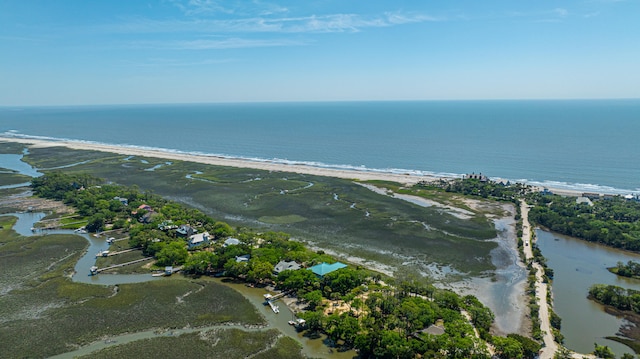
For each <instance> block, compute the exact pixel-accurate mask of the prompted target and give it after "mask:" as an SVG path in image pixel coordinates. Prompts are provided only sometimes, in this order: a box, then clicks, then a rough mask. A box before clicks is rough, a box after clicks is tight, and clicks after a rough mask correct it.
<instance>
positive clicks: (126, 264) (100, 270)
mask: <svg viewBox="0 0 640 359" xmlns="http://www.w3.org/2000/svg"><path fill="white" fill-rule="evenodd" d="M150 259H153V257H146V258H141V259H136V260H135V261H131V262H127V263H120V264H114V265H112V266H108V267H104V268H96V269H92V271H91V273H93V274H98V273H100V272H104V271H106V270H109V269H115V268H120V267H124V266H128V265H131V264H136V263H140V262H144V261H148V260H150Z"/></svg>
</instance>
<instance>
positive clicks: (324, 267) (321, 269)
mask: <svg viewBox="0 0 640 359" xmlns="http://www.w3.org/2000/svg"><path fill="white" fill-rule="evenodd" d="M346 266H347V265H346V264H344V263H340V262H335V263H333V264H329V263H325V262H322V263H320V264H316V265H314V266H313V267H311V268H309V269H310V270H311V271H312V272H313V273H315V274H316V275H319V276H320V277H322V276H324V275H326V274H329V273H331V272H333V271H337V270H338V269H341V268H345V267H346Z"/></svg>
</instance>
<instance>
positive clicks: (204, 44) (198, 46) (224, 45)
mask: <svg viewBox="0 0 640 359" xmlns="http://www.w3.org/2000/svg"><path fill="white" fill-rule="evenodd" d="M305 44H306V43H305V42H302V41H293V40H287V39H265V40H259V39H258V40H256V39H243V38H235V37H234V38H227V39H219V40H217V39H213V40H212V39H197V40H177V41H139V42H135V43H133V44H132V47H136V48H140V47H145V48H153V49H159V50H221V49H241V48H255V47H278V46H301V45H305Z"/></svg>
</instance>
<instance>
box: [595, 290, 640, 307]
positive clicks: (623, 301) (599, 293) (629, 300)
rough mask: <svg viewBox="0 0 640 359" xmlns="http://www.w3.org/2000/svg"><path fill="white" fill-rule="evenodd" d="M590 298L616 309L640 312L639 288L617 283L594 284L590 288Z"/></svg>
mask: <svg viewBox="0 0 640 359" xmlns="http://www.w3.org/2000/svg"><path fill="white" fill-rule="evenodd" d="M589 298H590V299H592V300H595V301H596V302H598V303H601V304H604V305H609V306H612V307H614V308H616V309H620V310H630V311H632V312H634V313H638V314H640V291H637V290H633V289H625V288H622V287H619V286H616V285H605V284H594V285H593V286H592V287H591V288H590V289H589Z"/></svg>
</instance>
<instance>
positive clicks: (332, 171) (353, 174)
mask: <svg viewBox="0 0 640 359" xmlns="http://www.w3.org/2000/svg"><path fill="white" fill-rule="evenodd" d="M0 142H17V143H24V144H27V145H30V146H31V147H34V148H37V147H54V146H62V147H67V148H71V149H75V150H92V151H101V152H110V153H117V154H121V155H125V156H139V157H148V158H161V159H167V160H175V161H189V162H197V163H204V164H209V165H214V166H229V167H238V168H254V169H259V170H265V171H274V172H293V173H300V174H308V175H315V176H325V177H336V178H344V179H352V180H362V181H367V180H382V181H392V182H398V183H402V184H404V185H408V186H410V185H413V184H416V183H418V182H420V181H432V180H438V179H451V178H450V177H436V176H418V175H412V174H409V173H406V174H399V173H389V172H377V171H367V170H362V171H358V170H345V169H336V168H321V167H314V166H309V165H305V164H285V163H278V162H270V161H253V160H249V159H243V158H228V157H220V156H213V155H197V154H187V153H176V152H169V151H162V150H154V149H143V148H137V147H128V146H117V145H106V144H97V143H87V142H80V141H53V140H42V139H30V138H29V139H26V138H15V137H5V136H0ZM534 188H535V189H536V190H542V187H539V188H538V187H534ZM549 190H551V191H552V192H553V193H556V194H560V195H564V196H580V195H581V193H580V192H578V191H572V190H567V189H561V188H549Z"/></svg>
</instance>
